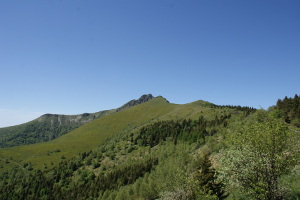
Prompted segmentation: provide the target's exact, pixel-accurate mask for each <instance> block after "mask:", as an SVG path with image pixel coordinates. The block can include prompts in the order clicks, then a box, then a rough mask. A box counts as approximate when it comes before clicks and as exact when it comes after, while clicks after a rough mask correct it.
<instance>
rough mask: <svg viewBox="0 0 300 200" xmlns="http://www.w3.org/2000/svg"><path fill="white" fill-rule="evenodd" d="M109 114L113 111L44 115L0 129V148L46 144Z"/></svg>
mask: <svg viewBox="0 0 300 200" xmlns="http://www.w3.org/2000/svg"><path fill="white" fill-rule="evenodd" d="M111 112H113V110H105V111H100V112H96V113H83V114H79V115H58V114H45V115H42V116H41V117H39V118H37V119H35V120H32V121H30V122H27V123H24V124H20V125H16V126H11V127H5V128H0V148H6V147H13V146H19V145H27V144H35V143H39V142H47V141H50V140H53V139H55V138H58V137H60V136H62V135H64V134H66V133H68V132H70V131H72V130H74V129H76V128H78V127H80V126H82V125H83V124H86V123H88V122H90V121H93V120H94V119H97V118H99V117H102V116H104V115H106V114H109V113H111Z"/></svg>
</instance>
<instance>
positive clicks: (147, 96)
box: [116, 94, 154, 112]
mask: <svg viewBox="0 0 300 200" xmlns="http://www.w3.org/2000/svg"><path fill="white" fill-rule="evenodd" d="M153 98H154V96H153V95H152V94H144V95H142V96H141V97H140V98H139V99H138V100H136V99H133V100H131V101H129V102H127V103H126V104H124V105H123V106H121V107H119V108H117V109H116V112H119V111H121V110H124V109H125V108H129V107H132V106H135V105H138V104H141V103H145V102H147V101H149V100H151V99H153Z"/></svg>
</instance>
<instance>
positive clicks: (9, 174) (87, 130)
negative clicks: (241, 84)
mask: <svg viewBox="0 0 300 200" xmlns="http://www.w3.org/2000/svg"><path fill="white" fill-rule="evenodd" d="M145 97H146V96H145ZM145 97H143V99H147V98H145ZM150 97H151V96H150ZM134 101H136V100H134ZM134 101H132V103H130V104H128V105H134V104H135V103H134ZM125 105H126V104H125ZM128 105H127V106H128ZM127 106H124V108H126V109H122V110H119V111H118V112H116V110H117V109H116V110H115V111H114V112H112V113H110V114H106V115H104V116H102V117H99V118H97V119H95V120H92V121H91V122H88V123H86V124H84V125H82V126H80V127H79V128H77V129H74V130H73V131H71V132H69V133H67V134H65V135H63V136H61V137H58V138H56V139H54V140H51V141H48V142H43V143H37V144H31V145H24V146H16V147H10V148H2V149H0V199H72V200H73V199H93V200H96V199H116V200H121V199H136V200H139V199H175V200H176V199H178V200H179V199H233V198H234V199H297V198H298V197H299V194H300V193H299V192H300V188H299V184H300V181H299V180H300V171H299V170H298V169H299V164H300V163H299V160H297V159H295V158H296V157H295V156H296V153H297V152H298V150H299V148H298V147H299V140H298V139H297V138H299V134H298V129H296V128H295V127H293V130H292V132H290V130H289V127H288V126H287V124H286V123H283V121H281V120H282V119H281V118H280V117H279V115H278V113H277V110H270V111H263V110H258V111H256V110H255V109H253V108H249V107H241V106H218V105H215V104H213V103H209V102H206V101H202V100H199V101H195V102H191V103H187V104H173V103H169V102H168V101H167V100H166V99H164V98H163V97H156V98H151V99H150V100H148V101H146V102H144V103H141V104H138V105H135V106H131V107H127ZM278 130H280V131H278ZM273 132H274V133H275V136H276V137H277V136H278V137H280V138H281V139H276V138H275V140H274V138H268V137H267V136H268V135H270V137H274V134H273ZM240 133H242V134H240ZM257 134H258V135H257ZM258 136H259V137H258ZM274 141H275V142H276V144H277V143H278V145H275V146H274V147H277V146H280V147H282V148H286V149H283V151H281V148H280V149H278V150H279V153H281V154H280V155H281V156H275V157H274V156H273V157H272V155H273V154H270V155H271V157H270V156H269V154H266V153H267V152H268V151H269V150H272V149H275V150H276V148H273V146H272V148H270V147H269V146H270V142H271V143H272V142H274ZM272 144H273V143H272ZM281 144H282V145H281ZM249 148H250V150H251V151H249ZM286 150H287V151H286ZM257 151H263V152H262V154H256V153H257ZM265 151H266V152H265ZM276 151H277V150H276ZM287 152H288V153H287ZM290 152H291V153H290ZM261 155H264V156H269V157H268V158H271V159H273V161H274V162H277V160H278V159H279V160H280V161H281V160H282V159H283V160H284V162H280V163H278V164H280V166H287V165H286V164H288V166H287V167H286V169H281V168H280V169H279V171H278V173H282V172H284V174H283V175H284V176H281V177H280V182H279V181H276V182H273V183H272V184H277V183H278V184H280V185H279V186H280V187H279V186H278V184H277V185H276V186H278V187H276V188H280V190H281V188H287V189H286V190H282V191H280V192H278V191H279V190H278V191H275V193H276V194H275V193H274V191H271V192H273V193H272V195H279V197H280V198H279V197H278V198H267V197H268V196H270V195H269V194H270V192H269V188H270V187H265V186H266V185H265V184H262V182H263V181H267V182H266V184H267V183H269V182H268V181H269V177H270V176H269V175H270V173H271V172H270V171H268V170H267V171H266V170H265V169H266V167H269V166H270V165H269V160H268V159H264V158H261V157H260V156H261ZM289 156H291V157H289ZM274 159H275V160H274ZM222 160H223V161H222ZM273 161H272V162H273ZM266 162H267V164H266ZM228 165H230V166H231V167H234V169H235V170H236V171H233V170H230V169H231V167H229V168H228ZM297 165H298V167H297ZM293 167H295V168H293ZM261 169H262V171H260V170H261ZM268 169H269V168H268ZM292 169H293V171H291V170H292ZM222 170H225V171H222ZM226 170H227V171H226ZM221 172H222V173H221ZM236 172H240V173H239V174H234V175H235V176H238V177H239V176H240V177H241V179H240V180H239V181H241V183H246V185H245V184H240V185H239V184H237V183H236V182H235V181H236V180H235V179H234V177H235V176H233V175H231V174H230V173H236ZM261 172H262V173H261ZM276 176H277V177H276V180H278V178H279V176H278V175H276ZM245 177H246V178H245ZM257 179H259V180H260V181H259V182H257ZM226 180H228V181H226ZM248 180H250V181H252V180H254V181H253V182H250V186H255V187H251V188H250V187H249V188H247V183H248V182H247V181H248ZM232 181H233V183H232ZM263 183H265V182H263ZM230 184H233V186H231V185H230ZM237 186H238V188H237ZM280 195H284V196H280ZM283 197H284V198H283Z"/></svg>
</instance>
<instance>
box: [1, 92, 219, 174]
mask: <svg viewBox="0 0 300 200" xmlns="http://www.w3.org/2000/svg"><path fill="white" fill-rule="evenodd" d="M212 105H213V104H210V103H208V102H205V101H196V102H193V103H188V104H172V103H169V102H168V101H167V100H166V99H165V98H163V97H156V98H152V99H151V100H149V101H147V102H145V103H142V104H139V105H136V106H133V107H129V108H126V109H123V110H121V111H119V112H111V113H110V114H106V115H103V116H102V117H99V118H97V119H95V120H93V121H91V122H89V123H86V124H84V125H82V126H80V127H79V128H77V129H74V130H73V131H71V132H69V133H67V134H65V135H63V136H60V137H58V138H56V139H54V140H51V141H48V142H42V143H36V144H31V145H23V146H16V147H10V148H2V149H0V166H1V163H2V162H4V163H5V164H4V165H2V166H3V167H5V168H7V167H12V166H14V165H16V164H17V163H20V162H21V163H23V162H31V163H32V164H33V165H34V166H35V167H36V168H41V167H42V166H43V165H44V163H45V164H48V165H49V164H50V163H51V162H53V163H58V162H59V161H60V160H61V157H62V156H64V157H66V158H70V157H73V156H76V155H78V153H81V152H84V151H89V150H92V149H94V148H96V147H98V146H99V145H100V144H102V143H103V142H105V140H106V139H107V138H109V137H111V136H113V135H115V134H120V133H123V132H128V131H132V130H138V129H139V128H140V127H141V126H144V125H147V124H150V123H153V122H155V121H160V120H170V119H186V118H190V119H197V118H198V117H199V116H200V115H203V116H205V117H206V118H207V119H214V118H215V115H221V112H224V111H223V110H222V109H221V108H214V107H212ZM7 158H11V159H12V160H11V161H10V162H9V163H6V159H7Z"/></svg>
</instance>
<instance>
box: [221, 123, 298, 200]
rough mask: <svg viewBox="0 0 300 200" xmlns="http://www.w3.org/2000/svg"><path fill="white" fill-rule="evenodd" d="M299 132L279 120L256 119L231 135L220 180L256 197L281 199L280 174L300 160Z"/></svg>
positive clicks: (222, 160) (224, 155) (288, 170)
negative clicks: (299, 155)
mask: <svg viewBox="0 0 300 200" xmlns="http://www.w3.org/2000/svg"><path fill="white" fill-rule="evenodd" d="M296 137H297V134H295V132H293V131H289V129H288V127H287V126H286V125H285V124H283V123H280V122H279V121H278V120H275V119H272V118H267V120H266V121H262V122H260V123H258V122H256V123H253V124H251V125H249V126H248V127H244V130H243V131H241V132H238V133H234V134H232V135H231V137H230V138H229V144H228V145H229V148H227V149H225V150H224V151H223V152H222V153H221V155H220V157H219V162H220V168H219V169H218V172H219V173H220V176H219V178H220V180H223V181H225V182H226V183H227V185H228V186H229V187H232V188H234V187H235V188H241V189H243V190H244V195H247V196H248V197H249V198H250V197H252V198H254V199H270V200H271V199H273V200H274V199H281V198H282V196H283V191H282V190H281V188H280V187H279V182H278V180H279V178H280V177H281V176H282V175H283V174H286V173H289V172H290V170H291V169H292V168H293V166H295V165H296V164H297V162H298V160H297V158H298V153H299V149H298V144H297V141H298V140H297V138H296Z"/></svg>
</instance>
